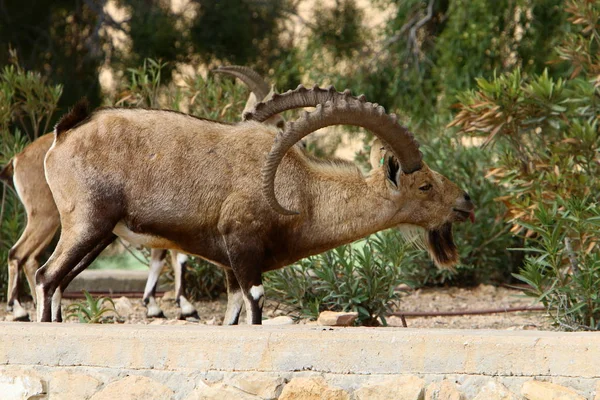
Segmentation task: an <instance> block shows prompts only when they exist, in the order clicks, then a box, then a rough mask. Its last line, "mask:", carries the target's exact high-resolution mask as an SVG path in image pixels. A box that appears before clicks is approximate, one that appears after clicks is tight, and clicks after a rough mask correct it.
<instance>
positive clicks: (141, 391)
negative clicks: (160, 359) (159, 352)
mask: <svg viewBox="0 0 600 400" xmlns="http://www.w3.org/2000/svg"><path fill="white" fill-rule="evenodd" d="M173 395H174V393H173V391H172V390H171V389H169V388H168V387H167V386H165V385H163V384H162V383H159V382H157V381H155V380H153V379H150V378H147V377H145V376H139V375H130V376H128V377H126V378H123V379H120V380H118V381H116V382H113V383H110V384H109V385H107V386H106V387H105V388H104V389H102V390H101V391H99V392H98V393H96V394H95V395H93V396H92V397H91V399H90V400H114V399H123V400H125V399H127V400H162V399H170V398H171V397H172V396H173Z"/></svg>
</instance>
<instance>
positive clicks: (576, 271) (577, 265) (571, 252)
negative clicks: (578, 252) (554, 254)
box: [565, 237, 579, 274]
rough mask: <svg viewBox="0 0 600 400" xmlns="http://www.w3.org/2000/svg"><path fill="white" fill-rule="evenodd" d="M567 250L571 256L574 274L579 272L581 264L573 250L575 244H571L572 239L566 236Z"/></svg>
mask: <svg viewBox="0 0 600 400" xmlns="http://www.w3.org/2000/svg"><path fill="white" fill-rule="evenodd" d="M565 250H566V251H567V255H568V256H569V262H570V263H571V269H572V270H573V273H574V274H578V273H579V264H578V263H577V257H576V256H575V253H574V252H573V246H571V239H569V237H565Z"/></svg>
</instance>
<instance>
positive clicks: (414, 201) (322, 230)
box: [36, 87, 474, 324]
mask: <svg viewBox="0 0 600 400" xmlns="http://www.w3.org/2000/svg"><path fill="white" fill-rule="evenodd" d="M307 106H312V107H315V106H316V109H315V110H314V111H312V112H306V113H304V115H303V116H301V117H300V118H299V119H298V120H296V121H294V122H288V123H286V125H285V127H284V129H283V130H282V131H280V132H279V133H277V129H276V128H274V127H271V126H267V125H265V124H263V123H261V122H262V121H265V120H267V119H268V118H270V117H272V116H273V115H275V114H279V113H281V112H283V111H285V110H290V109H296V108H300V107H307ZM338 124H350V125H356V126H362V127H364V128H366V129H368V130H370V131H372V132H373V133H374V134H375V135H376V136H377V137H378V139H379V140H380V141H381V143H382V145H383V147H384V148H385V149H386V151H384V152H383V154H380V148H379V146H374V152H375V155H374V156H373V157H372V160H373V162H372V164H374V168H373V170H372V171H371V172H370V174H369V175H368V176H364V175H363V174H362V173H361V172H360V171H359V169H358V168H357V167H356V166H354V165H353V164H350V163H339V162H338V163H336V162H331V161H327V160H317V159H313V158H311V157H309V156H307V155H306V153H305V152H304V151H302V150H301V149H300V148H298V146H295V144H296V143H297V142H298V141H299V140H301V139H302V138H303V137H305V136H306V135H308V134H309V133H311V132H313V131H315V130H317V129H320V128H323V127H326V126H330V125H338ZM55 134H56V138H55V141H54V145H53V146H52V148H51V149H50V150H49V151H48V154H47V156H46V178H47V180H48V184H49V186H50V188H51V190H52V194H53V196H54V199H55V201H56V205H57V207H58V210H59V212H60V218H61V224H62V233H61V237H60V240H59V242H58V245H57V246H56V250H55V251H54V253H53V254H52V256H51V257H50V259H49V260H48V262H47V263H46V264H45V265H44V266H43V267H42V268H40V269H39V270H38V272H37V275H36V281H37V286H36V291H37V294H38V310H37V311H38V321H50V320H51V319H52V317H53V315H55V314H56V310H57V307H59V306H60V291H56V288H57V287H58V286H59V285H60V282H61V281H62V280H63V279H65V278H66V277H67V278H70V276H68V275H72V274H77V273H79V272H80V271H81V270H83V269H84V268H86V267H87V265H88V264H89V263H90V262H91V261H92V260H93V259H94V258H95V257H96V256H97V254H98V253H99V252H100V251H101V250H102V249H103V248H104V247H105V246H106V245H107V244H108V243H110V242H111V241H112V240H113V239H114V237H115V235H118V236H121V237H123V238H125V239H126V240H128V241H129V242H132V243H135V244H143V245H146V246H150V247H158V248H170V249H176V250H180V251H183V252H185V253H189V254H196V255H198V256H200V257H203V258H206V259H207V260H210V261H212V262H213V263H215V264H218V265H220V266H222V267H224V268H225V271H226V275H227V285H228V292H229V297H228V299H229V300H228V307H227V312H226V316H225V321H224V323H225V324H236V323H237V322H238V318H239V313H240V310H241V306H242V304H243V303H244V302H245V304H246V310H247V319H248V323H252V324H260V323H261V316H262V305H263V302H264V290H263V286H262V281H261V274H262V273H263V272H265V271H269V270H273V269H276V268H281V267H283V266H286V265H288V264H291V263H293V262H295V261H297V260H299V259H301V258H303V257H306V256H309V255H313V254H317V253H320V252H323V251H325V250H328V249H331V248H334V247H336V246H339V245H341V244H344V243H349V242H352V241H354V240H356V239H359V238H362V237H364V236H366V235H369V234H371V233H374V232H377V231H380V230H382V229H386V228H391V227H396V226H399V225H403V224H408V225H411V226H416V227H420V228H422V231H423V232H424V233H425V239H426V240H425V241H426V244H427V246H428V249H429V252H430V254H431V256H432V257H433V259H434V261H435V262H436V263H437V264H438V265H440V266H450V265H454V264H455V263H456V262H457V261H458V254H457V249H456V247H455V245H454V242H453V238H452V223H453V222H457V221H464V220H466V219H467V218H469V217H472V216H473V209H474V206H473V204H472V202H471V201H470V199H469V196H468V195H467V193H466V192H464V191H463V190H461V189H459V188H458V187H457V186H456V185H455V184H454V183H452V182H450V181H449V180H448V179H446V178H445V177H443V176H442V175H440V174H438V173H437V172H435V171H432V170H431V169H429V167H427V165H425V164H424V163H423V162H422V159H421V157H422V156H421V152H420V151H419V149H418V144H417V143H416V142H415V140H414V138H413V136H412V134H411V133H410V132H409V131H408V130H407V129H406V128H404V127H402V126H401V125H399V124H398V123H397V121H396V117H395V115H393V114H392V115H388V114H386V113H385V111H384V110H383V108H382V107H379V106H377V105H375V104H372V103H368V102H366V101H365V99H364V98H363V97H362V96H361V97H358V98H357V97H353V96H351V95H350V94H349V93H348V92H344V93H339V92H336V91H335V90H333V88H330V89H325V90H324V89H319V88H318V87H315V88H313V89H310V90H309V89H305V88H304V87H299V88H298V89H296V90H294V91H290V92H288V93H285V94H283V95H274V96H273V99H272V100H270V101H268V102H266V103H260V104H258V105H257V106H256V108H255V110H254V111H253V112H250V113H248V114H246V121H244V122H242V123H239V124H234V125H231V124H225V123H220V122H216V121H209V120H203V119H199V118H194V117H191V116H189V115H185V114H180V113H176V112H170V111H157V110H142V109H110V108H109V109H100V110H97V111H95V112H93V113H91V114H89V113H88V112H87V109H86V107H85V106H84V105H83V104H78V105H76V106H75V107H74V108H73V110H72V111H71V112H70V113H69V114H67V115H65V116H64V117H63V118H62V119H61V121H60V122H59V123H58V124H57V126H56V129H55ZM275 134H276V135H277V136H276V139H275V142H274V143H273V136H274V135H275ZM381 155H382V156H383V157H380V156H381ZM380 160H383V162H380ZM290 209H293V210H296V211H289V210H290ZM55 292H56V296H54V295H55ZM53 296H54V298H53ZM53 311H54V312H53Z"/></svg>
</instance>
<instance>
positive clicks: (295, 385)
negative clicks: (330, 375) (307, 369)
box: [279, 376, 350, 400]
mask: <svg viewBox="0 0 600 400" xmlns="http://www.w3.org/2000/svg"><path fill="white" fill-rule="evenodd" d="M349 399H350V395H349V394H348V392H346V391H345V390H344V389H340V388H336V387H331V386H329V385H327V382H325V379H323V377H321V376H317V377H312V378H294V379H292V380H291V381H290V383H288V384H287V385H285V387H284V388H283V391H282V392H281V396H279V400H349Z"/></svg>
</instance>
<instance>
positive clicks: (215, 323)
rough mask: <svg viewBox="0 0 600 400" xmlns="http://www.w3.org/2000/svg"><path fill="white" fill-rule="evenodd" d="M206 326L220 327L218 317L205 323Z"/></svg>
mask: <svg viewBox="0 0 600 400" xmlns="http://www.w3.org/2000/svg"><path fill="white" fill-rule="evenodd" d="M205 324H206V325H219V323H218V322H217V317H212V318H211V319H209V320H207V321H206V322H205Z"/></svg>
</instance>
